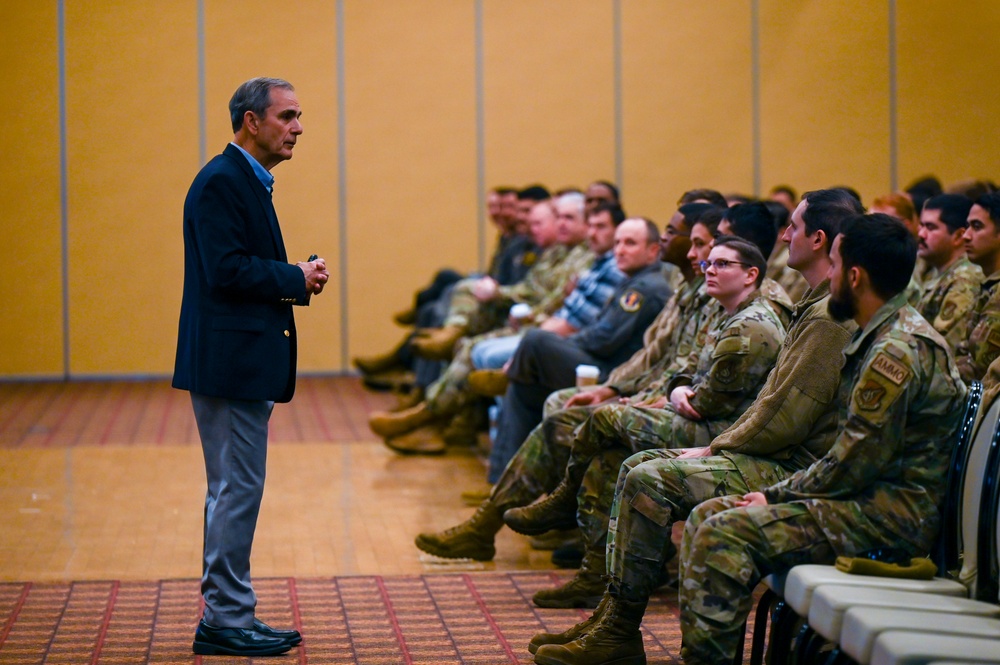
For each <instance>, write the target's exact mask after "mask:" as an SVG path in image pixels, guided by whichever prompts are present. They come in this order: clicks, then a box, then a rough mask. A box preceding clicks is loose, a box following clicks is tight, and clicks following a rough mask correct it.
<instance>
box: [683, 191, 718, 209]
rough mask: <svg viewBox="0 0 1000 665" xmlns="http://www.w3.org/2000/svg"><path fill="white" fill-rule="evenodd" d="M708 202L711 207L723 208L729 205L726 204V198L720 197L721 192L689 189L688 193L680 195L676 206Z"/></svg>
mask: <svg viewBox="0 0 1000 665" xmlns="http://www.w3.org/2000/svg"><path fill="white" fill-rule="evenodd" d="M699 200H701V201H708V202H709V203H711V204H712V205H717V206H719V207H720V208H725V207H727V206H728V205H729V204H728V203H726V197H725V196H723V195H722V193H721V192H719V191H718V190H715V189H689V190H688V191H686V192H684V193H683V194H681V198H680V199H679V200H678V201H677V205H684V204H685V203H694V202H695V201H699Z"/></svg>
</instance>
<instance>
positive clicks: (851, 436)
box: [764, 292, 966, 554]
mask: <svg viewBox="0 0 1000 665" xmlns="http://www.w3.org/2000/svg"><path fill="white" fill-rule="evenodd" d="M844 358H845V364H844V369H843V371H842V373H841V380H840V397H841V418H840V421H841V429H840V432H839V433H838V435H837V439H836V441H835V442H834V444H833V447H832V448H831V449H830V451H829V452H828V453H827V454H826V455H825V456H823V457H822V458H821V459H819V460H817V461H816V462H815V463H813V464H812V465H811V466H809V467H808V468H806V469H802V470H800V471H797V472H796V473H794V474H792V475H791V476H789V477H788V478H786V479H785V480H784V481H782V482H780V483H777V484H776V485H772V486H771V487H769V488H767V489H765V490H764V495H765V496H766V497H767V500H768V502H769V503H785V502H789V501H803V502H804V503H805V504H806V507H807V508H808V510H809V512H810V513H811V514H812V516H813V517H814V518H815V519H816V521H817V523H818V524H819V525H820V528H822V529H823V531H824V533H825V534H826V536H827V538H829V539H830V542H831V544H832V545H833V547H834V549H835V550H836V551H837V553H838V554H843V553H845V552H851V551H852V549H853V545H852V540H851V534H852V532H853V531H854V530H856V529H860V528H874V529H877V531H878V534H879V535H880V536H881V537H882V538H885V537H887V536H889V537H892V538H894V539H895V540H898V541H899V542H900V543H908V544H909V549H910V550H911V551H913V552H927V551H929V549H930V547H931V544H932V542H933V540H934V537H935V536H936V535H937V531H938V528H939V505H940V503H941V499H942V498H943V493H944V489H945V479H946V477H947V473H948V463H949V458H950V456H951V451H952V447H953V446H954V443H955V437H956V432H957V431H958V428H959V426H960V424H961V419H962V412H963V409H964V402H965V396H966V388H965V384H963V383H962V380H961V377H960V376H959V374H958V369H957V368H956V367H955V363H954V360H953V358H952V355H951V353H950V352H949V350H948V347H947V344H946V342H945V341H944V339H943V338H942V337H941V335H940V334H939V333H938V332H937V331H936V330H934V329H933V328H932V327H931V325H930V324H929V323H927V321H926V320H925V319H924V318H923V317H922V316H920V314H919V313H918V312H917V311H916V310H915V309H913V308H912V307H910V306H909V305H907V304H906V294H905V292H904V293H901V294H898V295H897V296H896V297H894V298H893V299H892V300H890V301H888V302H887V303H885V304H884V305H883V306H882V307H881V308H880V309H879V310H878V311H877V312H876V313H875V315H874V316H873V317H872V319H871V321H869V322H868V325H867V326H866V327H865V329H864V330H861V331H858V332H857V333H855V335H854V339H852V340H851V343H850V344H849V345H848V346H847V348H846V349H844Z"/></svg>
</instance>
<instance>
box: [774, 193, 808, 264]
mask: <svg viewBox="0 0 1000 665" xmlns="http://www.w3.org/2000/svg"><path fill="white" fill-rule="evenodd" d="M808 207H809V204H808V202H806V201H802V202H801V203H800V204H799V205H798V206H797V207H796V208H795V211H794V212H792V217H791V219H790V221H789V222H788V226H786V227H785V231H784V233H782V234H781V240H782V242H787V243H788V266H789V267H790V268H795V269H796V270H802V269H803V268H806V267H808V266H809V264H810V263H812V261H813V258H814V257H815V253H814V250H813V244H812V240H813V239H814V238H815V235H816V234H813V235H811V236H810V235H808V234H807V233H806V223H805V221H804V220H803V219H802V215H803V214H805V211H806V208H808Z"/></svg>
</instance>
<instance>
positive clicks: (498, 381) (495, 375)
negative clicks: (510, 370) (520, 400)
mask: <svg viewBox="0 0 1000 665" xmlns="http://www.w3.org/2000/svg"><path fill="white" fill-rule="evenodd" d="M508 383H509V380H508V379H507V374H506V373H505V372H504V371H503V370H502V369H477V370H473V371H472V372H470V373H469V390H471V391H472V392H474V393H476V394H477V395H482V396H483V397H502V396H503V395H504V393H506V392H507V384H508Z"/></svg>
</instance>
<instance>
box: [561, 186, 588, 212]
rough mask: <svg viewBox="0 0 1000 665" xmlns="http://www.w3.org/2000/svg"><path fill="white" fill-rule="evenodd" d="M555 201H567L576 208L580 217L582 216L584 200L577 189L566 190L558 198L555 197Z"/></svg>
mask: <svg viewBox="0 0 1000 665" xmlns="http://www.w3.org/2000/svg"><path fill="white" fill-rule="evenodd" d="M556 203H569V204H571V205H573V206H574V207H575V208H576V209H577V212H578V213H579V214H580V216H581V217H582V216H583V213H584V207H585V201H584V198H583V194H582V193H581V192H579V191H575V192H566V193H565V194H563V195H562V196H560V197H559V198H558V199H556Z"/></svg>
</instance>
